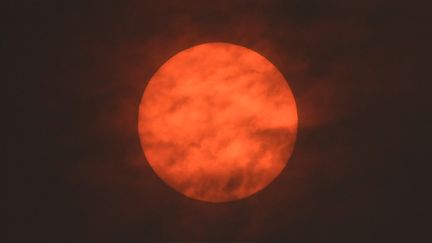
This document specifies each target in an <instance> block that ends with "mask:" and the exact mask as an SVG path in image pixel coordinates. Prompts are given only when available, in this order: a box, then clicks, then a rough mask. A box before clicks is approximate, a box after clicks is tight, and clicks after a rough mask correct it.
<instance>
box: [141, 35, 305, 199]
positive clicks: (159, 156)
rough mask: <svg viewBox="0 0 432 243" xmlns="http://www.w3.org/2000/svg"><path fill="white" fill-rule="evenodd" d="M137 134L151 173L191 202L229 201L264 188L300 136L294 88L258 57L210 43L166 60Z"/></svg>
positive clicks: (152, 82)
mask: <svg viewBox="0 0 432 243" xmlns="http://www.w3.org/2000/svg"><path fill="white" fill-rule="evenodd" d="M138 130H139V135H140V139H141V145H142V148H143V150H144V153H145V156H146V158H147V160H148V162H149V163H150V165H151V167H152V168H153V169H154V171H155V172H156V174H157V175H158V176H159V177H161V178H162V179H163V180H164V181H165V182H166V183H167V184H168V185H169V186H171V187H172V188H174V189H175V190H176V191H178V192H180V193H182V194H184V195H186V196H188V197H190V198H194V199H198V200H202V201H208V202H227V201H232V200H238V199H241V198H245V197H248V196H250V195H252V194H254V193H256V192H257V191H259V190H261V189H263V188H264V187H266V186H267V185H268V184H269V183H270V182H271V181H272V180H273V179H274V178H275V177H276V176H277V175H279V173H280V172H281V171H282V169H283V168H284V166H285V165H286V163H287V161H288V159H289V158H290V156H291V153H292V151H293V148H294V143H295V139H296V133H297V109H296V105H295V100H294V97H293V94H292V92H291V89H290V88H289V86H288V84H287V82H286V81H285V79H284V77H283V76H282V74H281V73H280V72H279V71H278V70H277V68H276V67H275V66H274V65H273V64H272V63H270V62H269V61H268V60H267V59H266V58H264V57H263V56H261V55H260V54H258V53H256V52H254V51H252V50H250V49H247V48H244V47H241V46H238V45H232V44H226V43H208V44H202V45H198V46H195V47H192V48H190V49H186V50H184V51H181V52H180V53H178V54H176V55H175V56H173V57H172V58H170V59H169V60H168V61H167V62H166V63H165V64H164V65H163V66H161V67H160V68H159V70H158V71H157V72H156V73H155V74H154V76H153V77H152V78H151V80H150V81H149V83H148V85H147V87H146V89H145V92H144V95H143V98H142V101H141V104H140V108H139V121H138Z"/></svg>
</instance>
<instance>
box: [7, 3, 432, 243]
mask: <svg viewBox="0 0 432 243" xmlns="http://www.w3.org/2000/svg"><path fill="white" fill-rule="evenodd" d="M387 2H388V3H384V2H383V1H370V0H366V1H336V0H334V1H326V2H324V1H312V0H311V1H289V0H286V1H282V0H281V1H255V2H253V1H247V2H246V1H245V2H239V1H234V0H229V1H212V2H210V1H185V0H183V1H169V0H159V1H145V0H144V1H143V0H141V1H111V0H108V1H82V2H80V1H29V0H28V1H4V2H2V3H1V5H2V6H1V7H0V9H2V12H4V13H2V29H3V31H4V32H5V33H6V35H5V36H6V37H5V36H4V35H3V37H2V41H1V48H2V52H1V53H2V54H1V55H2V57H3V58H2V59H3V65H2V69H3V71H2V82H4V83H5V84H6V85H5V86H3V87H4V88H3V89H2V98H4V101H3V104H4V105H5V106H6V113H3V116H2V117H3V120H4V121H6V125H5V127H4V128H3V132H4V133H5V134H6V137H5V140H6V149H5V150H6V159H5V162H6V165H5V170H3V171H5V172H4V173H5V176H2V178H5V180H6V181H5V182H4V183H2V184H3V185H5V189H6V192H5V194H3V195H4V196H3V197H2V199H3V200H5V201H6V205H5V209H6V211H7V213H6V216H7V217H6V221H7V222H6V226H7V227H6V231H7V232H6V234H2V236H1V237H2V238H3V237H6V240H4V241H2V242H269V241H276V242H427V241H430V237H429V233H428V232H427V231H426V230H427V228H428V227H427V226H428V224H429V227H430V218H428V217H426V215H427V214H426V212H427V210H428V209H429V208H430V205H431V203H432V202H431V201H430V200H428V199H427V193H429V194H430V185H431V184H430V183H429V180H427V178H428V177H430V169H431V166H430V165H429V163H430V160H429V161H428V159H427V158H426V156H427V154H428V147H429V146H430V144H431V142H430V139H429V138H425V134H426V131H427V129H430V126H431V120H430V119H429V120H428V119H427V113H430V105H431V102H430V94H429V93H430V88H431V85H430V81H431V80H430V55H429V54H430V50H431V48H430V43H431V40H430V38H429V36H428V32H430V20H429V16H430V13H429V9H430V8H428V6H426V5H425V4H423V5H421V4H416V1H387ZM419 2H420V1H419ZM215 41H217V42H221V41H222V42H229V43H234V44H239V45H243V46H246V47H248V48H251V49H253V50H256V51H258V52H259V53H261V54H262V55H264V56H266V57H267V58H268V59H269V60H271V61H272V62H273V63H274V64H275V65H276V66H277V67H278V68H279V70H280V71H281V72H282V73H283V74H284V76H285V77H286V79H287V80H288V81H289V84H290V86H291V88H292V90H293V93H294V96H295V97H296V100H297V105H298V107H297V108H298V112H299V131H298V138H297V144H296V147H295V150H294V153H293V156H292V158H291V159H290V161H289V162H288V165H287V167H286V168H285V170H284V171H283V172H282V174H281V175H280V176H279V177H278V178H277V179H276V180H275V181H274V182H273V183H272V184H271V185H270V186H269V187H267V188H266V189H265V190H263V191H261V192H259V193H258V194H256V195H255V196H253V197H250V198H248V199H246V200H241V201H237V202H231V203H224V204H211V203H203V202H199V201H194V200H191V199H188V198H186V197H183V196H182V195H180V194H178V193H176V192H175V191H173V190H172V189H170V188H169V187H168V186H166V185H165V184H164V183H163V182H162V181H161V180H160V179H159V178H158V177H157V176H156V175H155V174H154V172H153V171H152V170H151V168H150V167H149V165H148V164H147V162H146V161H145V158H144V157H143V153H142V150H141V147H140V143H139V137H138V133H137V116H138V106H139V102H140V99H141V96H142V93H143V91H144V87H145V85H146V82H147V81H148V80H149V79H150V77H151V76H152V74H153V73H154V72H155V71H156V70H157V68H158V67H159V66H160V65H162V64H163V63H164V62H165V61H166V60H167V59H168V58H169V57H171V56H172V55H174V54H175V53H177V52H178V51H180V50H183V49H186V48H188V47H191V46H193V45H196V44H200V43H204V42H215ZM215 116H217V114H215ZM429 150H430V149H429ZM3 200H2V201H3ZM428 237H429V240H427V239H428Z"/></svg>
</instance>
